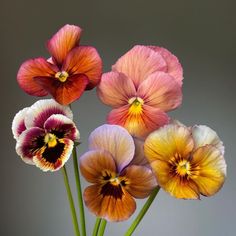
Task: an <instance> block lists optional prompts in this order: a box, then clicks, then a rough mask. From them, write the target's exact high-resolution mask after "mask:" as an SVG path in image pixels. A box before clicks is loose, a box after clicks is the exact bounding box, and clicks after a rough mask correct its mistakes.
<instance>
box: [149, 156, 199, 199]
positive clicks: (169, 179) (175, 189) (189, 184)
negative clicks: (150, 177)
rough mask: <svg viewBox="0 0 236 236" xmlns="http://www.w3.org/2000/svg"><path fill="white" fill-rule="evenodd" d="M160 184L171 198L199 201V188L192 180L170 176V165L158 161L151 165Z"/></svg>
mask: <svg viewBox="0 0 236 236" xmlns="http://www.w3.org/2000/svg"><path fill="white" fill-rule="evenodd" d="M151 167H152V170H153V172H154V174H155V175H156V178H157V182H158V184H159V185H160V186H161V187H162V188H163V189H164V190H165V191H166V192H168V193H169V194H170V195H171V196H173V197H176V198H182V199H199V190H198V186H197V185H196V184H195V182H194V181H193V180H191V179H184V178H181V177H180V176H178V175H176V176H173V175H170V165H169V164H168V163H167V162H165V161H160V160H156V161H153V162H152V163H151Z"/></svg>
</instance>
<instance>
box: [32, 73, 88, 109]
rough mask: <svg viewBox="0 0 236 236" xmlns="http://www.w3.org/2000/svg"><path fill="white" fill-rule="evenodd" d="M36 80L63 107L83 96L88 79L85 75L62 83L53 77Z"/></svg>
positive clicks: (73, 77) (69, 78) (70, 78)
mask: <svg viewBox="0 0 236 236" xmlns="http://www.w3.org/2000/svg"><path fill="white" fill-rule="evenodd" d="M35 80H36V81H37V83H38V84H40V85H41V86H42V87H43V88H44V89H45V90H46V91H48V93H50V94H51V95H52V96H53V98H54V99H55V100H56V101H57V102H58V103H60V104H61V105H68V104H70V103H72V102H74V101H75V100H77V99H79V98H80V96H81V95H82V94H83V92H84V90H85V88H86V86H87V84H88V79H87V77H86V76H85V75H82V74H80V75H74V76H70V77H68V78H67V80H66V82H60V81H58V80H57V79H55V78H52V77H36V78H35Z"/></svg>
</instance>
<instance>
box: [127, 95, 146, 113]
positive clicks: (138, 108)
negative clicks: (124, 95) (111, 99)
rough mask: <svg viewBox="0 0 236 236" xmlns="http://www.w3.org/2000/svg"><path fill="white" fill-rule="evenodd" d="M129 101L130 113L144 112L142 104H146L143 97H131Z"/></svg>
mask: <svg viewBox="0 0 236 236" xmlns="http://www.w3.org/2000/svg"><path fill="white" fill-rule="evenodd" d="M128 103H129V104H130V107H129V113H131V114H136V115H138V114H140V113H142V111H143V108H142V105H143V104H144V101H143V99H142V98H139V97H133V98H130V99H129V101H128Z"/></svg>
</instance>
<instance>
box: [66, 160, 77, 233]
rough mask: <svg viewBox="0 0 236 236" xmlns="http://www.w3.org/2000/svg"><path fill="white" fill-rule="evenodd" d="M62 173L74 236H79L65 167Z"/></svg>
mask: <svg viewBox="0 0 236 236" xmlns="http://www.w3.org/2000/svg"><path fill="white" fill-rule="evenodd" d="M62 173H63V178H64V182H65V187H66V191H67V196H68V201H69V204H70V210H71V216H72V221H73V226H74V231H75V235H76V236H80V232H79V225H78V220H77V216H76V211H75V205H74V201H73V197H72V194H71V189H70V184H69V179H68V175H67V171H66V166H65V165H64V166H63V168H62Z"/></svg>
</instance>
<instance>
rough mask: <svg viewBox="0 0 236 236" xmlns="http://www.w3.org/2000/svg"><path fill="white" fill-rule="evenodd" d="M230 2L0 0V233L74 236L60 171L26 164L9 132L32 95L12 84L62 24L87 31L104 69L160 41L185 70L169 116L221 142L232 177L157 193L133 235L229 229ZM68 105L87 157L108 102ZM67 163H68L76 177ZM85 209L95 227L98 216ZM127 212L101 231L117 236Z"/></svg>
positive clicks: (232, 211) (90, 97)
mask: <svg viewBox="0 0 236 236" xmlns="http://www.w3.org/2000/svg"><path fill="white" fill-rule="evenodd" d="M235 7H236V4H235V1H233V0H232V1H230V0H224V1H216V0H215V1H211V0H205V1H202V0H198V1H193V0H186V1H184V0H178V1H168V0H167V1H155V0H149V1H148V0H147V1H139V0H136V1H132V0H129V1H128V0H126V1H125V0H120V1H114V0H100V1H91V0H86V1H79V0H77V1H75V0H69V1H62V0H57V1H49V0H38V1H36V0H21V1H17V0H15V1H12V0H3V1H1V9H0V11H1V15H0V17H1V19H0V22H1V23H0V26H1V31H0V32H1V36H0V41H1V44H0V49H1V63H0V68H1V93H0V95H1V116H0V119H1V122H0V124H1V136H0V138H1V165H0V215H1V216H0V235H1V236H11V235H18V236H54V235H55V236H72V235H73V228H72V224H71V218H70V212H69V207H68V202H67V196H66V193H65V189H64V185H63V179H62V175H61V172H60V171H59V172H56V173H53V174H52V173H46V174H45V173H43V172H41V171H40V170H39V169H37V168H34V167H32V166H28V165H26V164H24V163H23V162H22V161H21V160H20V158H18V156H17V155H16V153H15V150H14V149H15V141H14V140H13V137H12V134H11V129H10V127H11V121H12V118H13V116H14V115H15V113H16V112H17V111H18V110H20V109H22V108H23V107H26V106H29V105H31V104H32V103H33V102H34V101H36V100H37V98H34V97H30V96H29V95H27V94H25V93H24V92H23V91H21V90H20V88H19V87H18V85H17V83H16V73H17V70H18V68H19V66H20V64H21V63H22V62H23V61H24V60H26V59H28V58H34V57H37V56H45V57H47V56H48V54H47V51H46V49H45V47H44V44H45V42H46V40H47V39H48V38H50V37H51V36H52V35H53V34H54V33H55V32H56V31H57V30H58V29H59V28H60V27H61V26H62V25H64V24H66V23H70V24H77V25H80V26H81V27H82V28H83V29H84V33H83V36H82V43H83V44H88V45H94V46H95V47H97V49H98V50H99V52H100V54H101V56H102V58H103V60H104V71H108V70H110V67H111V65H112V64H113V63H114V62H115V61H116V59H117V58H118V57H120V56H121V55H122V54H123V53H125V52H126V51H127V50H129V49H130V48H131V47H132V46H133V45H135V44H148V45H150V44H153V45H160V46H164V47H166V48H168V49H169V50H170V51H172V52H173V53H175V55H177V56H178V58H179V59H180V61H181V63H182V65H183V68H184V77H185V79H184V87H183V93H184V100H183V104H182V106H181V108H180V109H178V110H176V111H174V112H172V113H171V114H170V115H171V116H172V117H174V118H177V119H179V120H180V121H182V122H183V123H185V124H187V125H192V124H206V125H209V126H211V127H212V128H213V129H215V130H217V132H218V134H219V136H220V137H221V139H222V140H223V141H224V143H225V146H226V154H225V158H226V161H227V164H228V178H227V181H226V183H225V185H224V187H223V189H222V190H221V191H220V192H219V193H218V194H217V195H215V196H214V197H211V198H203V199H202V200H201V201H184V200H177V199H174V198H171V197H170V196H169V195H168V194H166V193H165V192H164V191H161V192H160V193H159V196H158V197H157V199H156V200H155V202H154V204H153V206H152V208H151V210H150V211H149V212H148V213H147V215H146V216H145V218H144V220H143V222H142V223H141V224H140V227H138V229H137V231H136V232H135V233H134V235H137V236H143V235H146V236H149V235H150V236H152V235H159V236H162V235H167V236H169V235H176V236H189V235H191V236H223V235H226V236H233V235H235V232H234V230H235V223H236V222H235V219H236V205H235V200H236V184H235V181H236V171H235V167H236V152H235V140H236V138H235V133H236V129H235V114H236V110H235V99H236V93H235V86H236V81H235V62H236V60H235V56H236V52H235V41H236V31H235V23H236V17H235ZM73 109H74V114H75V120H76V122H77V125H78V127H79V129H80V132H81V137H82V142H83V144H82V145H81V146H80V153H83V152H84V151H85V150H86V146H87V137H88V134H89V133H90V132H91V131H92V130H93V129H94V128H95V127H97V126H98V125H100V124H102V123H104V122H105V116H106V114H107V112H108V111H109V110H110V108H108V107H105V106H104V105H103V104H102V103H101V102H100V101H99V100H98V99H97V97H96V93H95V91H93V92H88V93H86V94H84V95H83V97H82V98H81V99H80V100H79V101H78V102H76V103H75V104H73ZM71 164H72V160H69V162H68V168H69V171H70V177H73V171H72V170H73V169H72V165H71ZM71 180H72V178H71ZM72 186H74V182H73V181H72ZM142 203H143V202H142V201H139V207H140V206H141V204H142ZM86 215H87V217H88V228H89V231H90V232H91V229H92V227H93V222H94V219H95V218H94V217H93V216H92V214H90V213H86ZM133 218H134V217H132V218H131V219H130V220H129V221H127V222H124V223H118V224H114V223H113V224H108V226H107V231H106V235H114V236H115V235H117V236H118V235H119V236H121V235H123V233H124V232H125V230H126V229H127V227H128V226H129V225H130V222H131V220H132V219H133Z"/></svg>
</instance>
